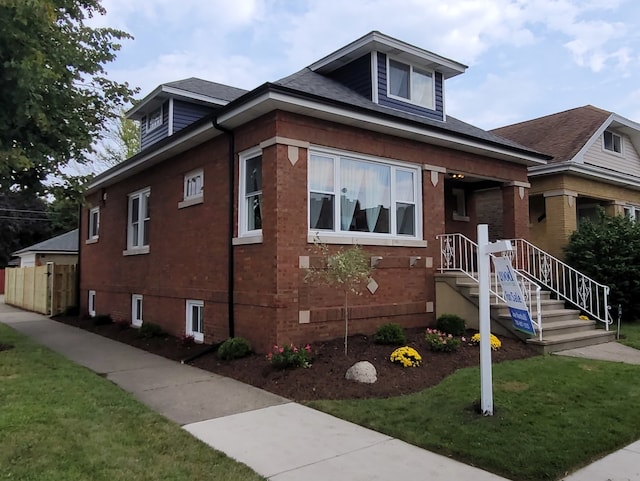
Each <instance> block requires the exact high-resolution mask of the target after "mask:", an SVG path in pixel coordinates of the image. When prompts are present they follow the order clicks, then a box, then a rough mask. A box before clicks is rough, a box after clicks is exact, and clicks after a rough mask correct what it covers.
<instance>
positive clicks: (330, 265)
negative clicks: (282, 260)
mask: <svg viewBox="0 0 640 481" xmlns="http://www.w3.org/2000/svg"><path fill="white" fill-rule="evenodd" d="M315 247H316V251H317V253H318V254H319V255H320V256H321V257H322V259H323V261H324V265H323V266H322V267H310V268H309V270H308V271H307V275H306V277H305V280H308V281H318V282H320V283H323V284H326V285H328V286H331V287H334V288H336V289H338V290H340V291H342V294H343V296H344V297H343V299H344V355H345V356H346V355H347V351H348V337H349V294H350V293H351V294H356V295H360V294H361V293H362V291H363V289H364V288H365V287H366V285H367V284H368V283H369V281H370V280H371V270H372V269H371V261H370V257H369V256H368V255H367V254H366V253H365V252H364V251H363V250H362V248H361V247H360V246H358V245H355V246H353V247H350V248H348V249H340V250H338V251H337V252H335V253H333V254H332V253H331V252H330V251H329V247H328V246H327V245H326V244H323V243H321V242H319V241H316V242H315Z"/></svg>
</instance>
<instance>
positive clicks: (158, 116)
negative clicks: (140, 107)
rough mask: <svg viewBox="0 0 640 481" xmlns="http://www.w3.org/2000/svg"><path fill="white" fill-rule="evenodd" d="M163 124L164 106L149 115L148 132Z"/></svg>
mask: <svg viewBox="0 0 640 481" xmlns="http://www.w3.org/2000/svg"><path fill="white" fill-rule="evenodd" d="M161 125H162V106H160V107H159V108H158V109H156V110H154V111H153V112H151V113H150V114H149V116H148V117H147V132H150V131H152V130H154V129H157V128H158V127H160V126H161Z"/></svg>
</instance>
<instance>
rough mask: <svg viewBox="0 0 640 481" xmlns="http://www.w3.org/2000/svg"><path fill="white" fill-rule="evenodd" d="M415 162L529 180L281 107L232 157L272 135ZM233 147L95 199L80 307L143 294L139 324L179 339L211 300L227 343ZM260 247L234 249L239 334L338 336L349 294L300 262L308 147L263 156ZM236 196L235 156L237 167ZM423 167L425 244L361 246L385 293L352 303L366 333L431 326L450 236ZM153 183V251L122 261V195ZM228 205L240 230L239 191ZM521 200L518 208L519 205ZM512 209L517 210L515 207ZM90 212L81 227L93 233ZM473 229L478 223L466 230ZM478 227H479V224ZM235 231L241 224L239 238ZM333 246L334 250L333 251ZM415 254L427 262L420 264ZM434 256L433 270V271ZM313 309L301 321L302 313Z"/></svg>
mask: <svg viewBox="0 0 640 481" xmlns="http://www.w3.org/2000/svg"><path fill="white" fill-rule="evenodd" d="M276 135H278V136H280V137H285V138H291V139H296V140H300V141H305V142H310V143H311V144H315V145H320V146H325V147H332V148H336V149H343V150H348V151H352V152H360V153H363V154H368V155H373V156H378V157H381V158H389V159H395V160H400V161H404V162H412V163H416V164H420V165H421V164H431V165H436V166H441V167H447V168H450V169H453V170H458V171H464V172H467V173H469V174H472V173H474V172H475V173H477V174H478V175H484V176H487V177H492V178H498V179H500V178H505V180H522V181H526V168H525V167H522V166H516V165H512V164H509V163H506V162H502V161H495V160H491V159H487V158H483V157H480V156H477V155H473V154H469V153H464V152H454V151H450V150H447V149H445V148H442V147H437V146H430V145H425V144H422V143H420V142H416V141H411V140H406V139H399V138H395V137H391V136H388V135H383V134H379V133H373V132H368V131H364V130H361V129H356V128H353V127H346V126H341V125H337V124H333V123H330V122H325V121H321V120H317V119H311V118H308V117H304V116H300V115H294V114H289V113H284V112H274V113H270V114H267V115H265V116H263V117H261V118H259V119H257V120H255V121H253V122H251V123H250V124H247V125H245V126H243V127H241V128H239V129H237V130H236V154H237V153H239V152H242V151H244V150H246V149H248V148H251V147H255V146H257V145H258V144H259V143H260V142H262V141H265V140H267V139H271V138H273V137H274V136H276ZM227 148H228V144H227V138H226V136H224V135H221V136H219V137H217V138H215V139H213V140H210V141H208V142H206V143H205V144H203V145H200V146H198V147H196V148H194V149H191V150H189V151H187V152H185V153H183V154H180V155H178V156H176V157H175V158H172V159H169V160H167V161H164V162H162V163H160V164H158V165H156V166H154V167H151V168H150V169H148V170H146V171H144V172H143V173H139V174H136V175H135V176H133V177H131V178H128V179H126V180H124V181H122V182H120V183H118V184H116V185H114V186H110V187H107V188H106V190H105V193H106V200H104V201H102V200H101V198H102V197H101V196H102V192H97V193H95V194H93V195H91V196H89V197H88V199H87V200H88V204H89V207H90V206H93V205H99V206H100V238H99V241H98V242H97V243H94V244H88V245H85V244H83V245H82V249H81V252H82V262H81V270H82V272H81V288H82V294H81V301H82V307H83V310H84V311H86V304H87V290H89V289H93V290H95V291H96V310H97V312H98V313H105V314H106V313H109V314H111V315H112V316H113V317H114V318H115V319H130V318H131V295H132V294H142V295H143V296H144V300H143V319H144V321H145V322H154V323H158V324H161V325H162V326H163V328H165V329H166V330H168V331H169V332H171V333H173V334H175V335H183V334H184V329H185V299H202V300H204V301H205V314H204V316H205V342H216V341H221V340H223V339H224V338H226V337H227V336H228V327H227V326H228V312H227V274H226V272H227V255H228V251H227V248H228V247H227V244H228V238H229V236H230V233H229V232H228V229H227V216H228V210H227V209H228V206H229V204H228V202H229V200H230V199H229V195H228V185H227V179H228V170H227V169H228V168H229V166H228V151H227ZM262 155H263V162H262V165H263V172H262V179H263V231H262V232H263V242H262V243H259V244H247V245H237V246H235V247H234V256H235V272H234V281H235V291H234V296H235V307H234V313H235V334H236V335H238V336H244V337H246V338H248V339H249V340H250V341H251V342H252V344H253V345H254V348H255V349H256V350H258V351H260V352H264V351H266V350H268V349H270V347H271V346H272V345H273V344H282V343H288V342H296V343H303V342H310V341H312V340H314V339H326V338H332V337H338V336H340V335H342V333H343V330H344V324H343V320H342V319H343V313H342V310H341V308H342V295H339V294H338V293H336V292H335V291H333V290H331V289H329V288H326V287H318V286H315V285H310V284H309V283H307V282H305V280H304V275H305V270H303V269H300V268H299V257H300V256H304V255H310V256H313V255H314V251H313V245H312V244H309V243H308V242H307V232H308V228H307V162H306V158H307V151H306V149H303V148H300V149H299V160H298V161H297V162H296V163H295V164H292V163H291V162H290V161H289V159H288V147H287V146H285V145H272V146H270V147H267V148H265V149H264V150H263V153H262ZM200 167H202V168H203V169H204V186H205V187H204V203H202V204H199V205H195V206H191V207H187V208H184V209H178V207H177V204H178V202H179V201H180V200H182V189H183V175H184V174H185V173H186V172H189V171H191V170H193V169H196V168H200ZM234 169H235V179H236V182H235V184H236V185H234V191H237V183H238V181H237V179H238V161H237V155H236V162H235V165H234ZM437 180H438V182H436V185H433V182H432V178H431V171H427V170H425V171H423V178H422V193H423V213H422V214H423V234H424V239H425V240H427V241H428V247H426V248H424V247H389V246H364V247H363V248H364V249H365V251H366V252H367V253H368V254H370V255H375V256H382V257H383V260H382V261H381V263H380V264H379V265H378V267H377V268H376V269H375V271H374V274H373V277H374V279H375V280H376V281H377V282H378V284H379V288H378V290H377V291H376V293H375V294H373V295H372V294H370V293H369V292H368V291H365V292H364V294H363V295H362V296H359V297H353V298H352V299H351V300H350V316H351V317H352V322H351V328H350V331H351V332H352V333H356V332H363V333H371V332H373V331H374V330H375V328H376V327H377V326H378V325H380V324H382V323H385V322H390V321H393V322H400V323H402V324H403V325H405V326H417V325H423V326H424V325H427V323H431V322H433V321H434V318H433V316H434V315H433V314H432V313H426V303H427V302H435V285H434V281H433V272H434V269H435V268H437V266H438V262H439V243H438V241H437V240H436V235H438V234H440V233H443V232H444V231H445V208H444V184H445V182H444V180H445V175H444V174H442V173H439V174H438V177H437ZM147 186H150V187H151V196H150V207H151V223H150V252H149V254H146V255H137V256H123V255H122V251H123V250H124V249H125V248H126V217H127V194H129V193H131V192H134V191H136V190H139V189H142V188H144V187H147ZM232 201H233V206H234V210H235V211H236V212H235V218H236V226H237V215H238V214H237V205H238V199H237V192H236V194H235V197H234V199H233V200H232ZM514 205H515V204H514ZM516 208H519V207H518V206H517V205H516ZM87 215H88V214H87V210H85V211H84V212H83V216H82V224H83V225H82V226H81V230H80V232H87V228H86V223H87ZM469 224H471V223H469ZM474 227H475V226H474ZM232 235H233V236H236V235H237V227H236V228H235V229H234V232H233V233H232ZM332 248H333V249H335V248H339V247H337V246H332ZM411 256H420V257H421V260H420V261H418V263H417V265H416V266H415V267H410V266H409V259H410V257H411ZM427 260H429V261H431V262H432V267H426V262H427ZM301 310H302V311H306V310H309V311H311V316H310V322H309V323H307V324H300V323H299V312H300V311H301Z"/></svg>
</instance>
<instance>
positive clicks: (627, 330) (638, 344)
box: [620, 321, 640, 349]
mask: <svg viewBox="0 0 640 481" xmlns="http://www.w3.org/2000/svg"><path fill="white" fill-rule="evenodd" d="M620 343H621V344H624V345H625V346H629V347H633V348H634V349H640V322H639V321H636V322H625V323H624V324H622V326H621V327H620Z"/></svg>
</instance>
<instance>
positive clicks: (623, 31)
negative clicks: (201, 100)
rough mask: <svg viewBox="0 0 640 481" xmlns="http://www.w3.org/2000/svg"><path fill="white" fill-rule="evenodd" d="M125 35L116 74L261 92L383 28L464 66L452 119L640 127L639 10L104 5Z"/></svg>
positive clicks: (387, 0) (450, 1)
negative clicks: (578, 111) (591, 111)
mask: <svg viewBox="0 0 640 481" xmlns="http://www.w3.org/2000/svg"><path fill="white" fill-rule="evenodd" d="M102 5H103V7H105V8H106V10H107V14H106V15H105V16H101V17H96V18H93V19H92V20H91V23H90V24H91V25H92V26H108V27H114V28H118V29H121V30H124V31H126V32H128V33H129V34H131V35H132V36H133V37H134V40H127V41H124V42H123V44H122V49H121V50H120V52H118V57H117V60H116V61H115V62H113V63H111V64H108V65H107V72H108V76H109V77H110V78H112V79H114V80H117V81H126V82H128V83H129V84H130V85H131V86H134V87H139V88H140V93H139V94H138V95H137V98H142V97H144V96H145V95H147V94H148V93H150V92H151V91H152V90H153V89H154V88H155V87H157V86H158V85H160V84H162V83H166V82H171V81H175V80H180V79H183V78H188V77H199V78H202V79H205V80H210V81H214V82H220V83H224V84H228V85H233V86H236V87H241V88H245V89H253V88H255V87H257V86H259V85H261V84H263V83H265V82H269V81H276V80H278V79H280V78H282V77H285V76H287V75H289V74H292V73H294V72H296V71H298V70H300V69H302V68H304V67H306V66H308V65H310V64H312V63H313V62H314V61H316V60H318V59H320V58H322V57H324V56H325V55H327V54H329V53H331V52H333V51H335V50H337V49H339V48H340V47H342V46H344V45H346V44H348V43H350V42H351V41H353V40H355V39H357V38H359V37H361V36H362V35H364V34H366V33H368V32H370V31H372V30H378V31H380V32H382V33H384V34H386V35H389V36H392V37H395V38H397V39H399V40H402V41H405V42H407V43H410V44H412V45H415V46H417V47H420V48H422V49H425V50H428V51H431V52H434V53H436V54H439V55H442V56H444V57H447V58H450V59H452V60H456V61H458V62H461V63H463V64H465V65H467V66H468V69H467V71H466V72H465V73H464V74H462V75H459V76H457V77H454V78H452V79H450V80H448V81H447V82H446V83H445V95H446V111H447V114H448V115H452V116H454V117H456V118H458V119H460V120H463V121H465V122H468V123H471V124H473V125H476V126H478V127H481V128H483V129H492V128H495V127H500V126H503V125H507V124H512V123H515V122H520V121H523V120H528V119H532V118H536V117H540V116H543V115H547V114H551V113H554V112H560V111H563V110H567V109H571V108H574V107H579V106H582V105H587V104H591V105H595V106H596V107H600V108H602V109H605V110H609V111H612V112H616V113H617V114H620V115H622V116H623V117H626V118H628V119H631V120H633V121H635V122H638V123H640V2H639V1H638V0H531V1H526V0H445V1H443V0H340V1H338V0H231V1H230V0H139V1H132V0H103V1H102Z"/></svg>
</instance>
